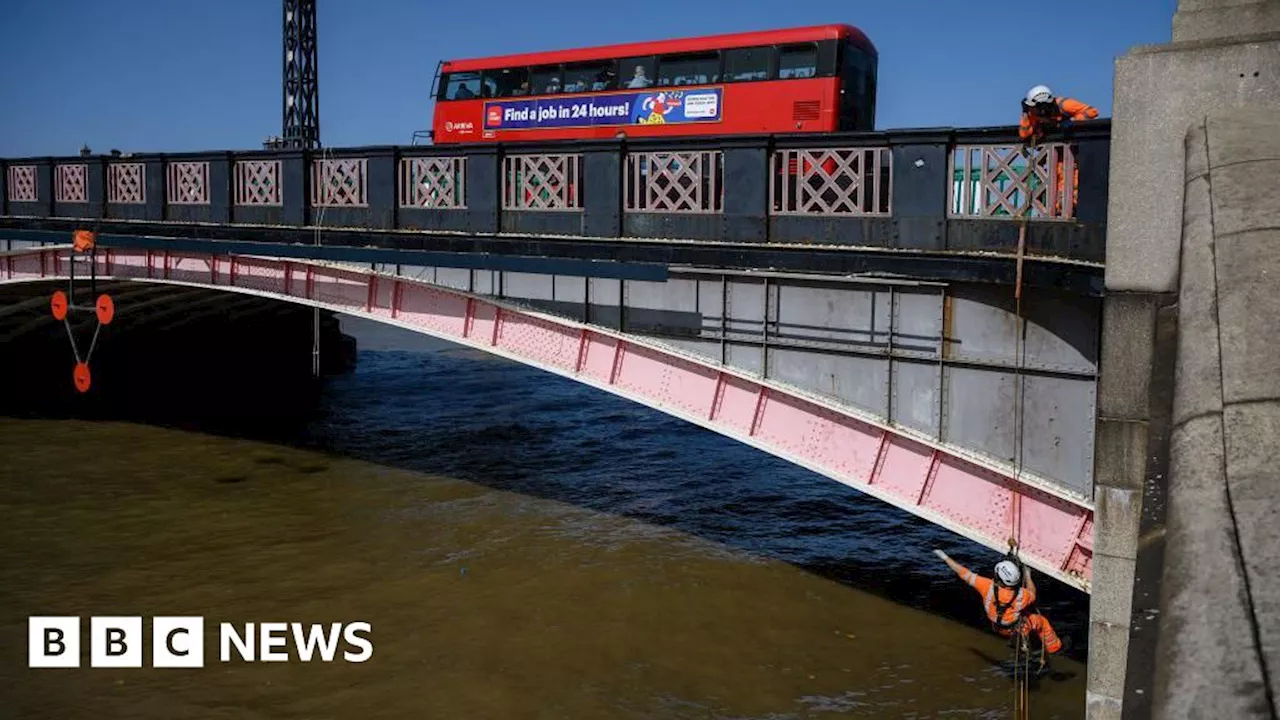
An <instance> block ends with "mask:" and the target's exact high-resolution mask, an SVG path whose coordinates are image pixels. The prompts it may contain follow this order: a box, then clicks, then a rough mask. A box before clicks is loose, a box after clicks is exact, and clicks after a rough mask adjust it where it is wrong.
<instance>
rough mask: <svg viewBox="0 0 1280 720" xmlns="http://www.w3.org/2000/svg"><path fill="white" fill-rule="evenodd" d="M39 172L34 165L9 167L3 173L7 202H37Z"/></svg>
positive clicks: (38, 197)
mask: <svg viewBox="0 0 1280 720" xmlns="http://www.w3.org/2000/svg"><path fill="white" fill-rule="evenodd" d="M37 178H39V172H38V171H37V169H36V166H35V165H11V166H10V167H9V170H8V172H6V173H5V188H6V189H7V191H8V192H7V194H8V196H9V202H39V201H40V185H39V184H38V182H37Z"/></svg>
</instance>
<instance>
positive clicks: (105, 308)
mask: <svg viewBox="0 0 1280 720" xmlns="http://www.w3.org/2000/svg"><path fill="white" fill-rule="evenodd" d="M93 309H94V312H96V313H97V314H98V322H100V323H102V324H103V325H110V324H111V318H113V317H115V316H116V304H115V303H114V302H112V301H111V296H110V295H108V294H106V293H103V294H101V295H99V296H98V302H97V304H95V305H94V308H93Z"/></svg>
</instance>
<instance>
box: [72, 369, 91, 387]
mask: <svg viewBox="0 0 1280 720" xmlns="http://www.w3.org/2000/svg"><path fill="white" fill-rule="evenodd" d="M71 376H72V379H74V380H75V381H76V389H77V390H79V391H80V392H82V393H85V392H89V365H88V364H87V363H76V369H75V371H74V372H72V374H71Z"/></svg>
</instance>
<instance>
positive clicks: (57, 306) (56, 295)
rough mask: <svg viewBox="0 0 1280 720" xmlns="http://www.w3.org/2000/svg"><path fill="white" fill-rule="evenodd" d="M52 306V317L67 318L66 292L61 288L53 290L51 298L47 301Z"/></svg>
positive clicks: (57, 318)
mask: <svg viewBox="0 0 1280 720" xmlns="http://www.w3.org/2000/svg"><path fill="white" fill-rule="evenodd" d="M49 304H50V305H51V306H52V307H53V319H54V320H65V319H66V318H67V294H66V293H64V292H62V291H61V290H55V291H54V292H53V300H52V301H51V302H50V303H49Z"/></svg>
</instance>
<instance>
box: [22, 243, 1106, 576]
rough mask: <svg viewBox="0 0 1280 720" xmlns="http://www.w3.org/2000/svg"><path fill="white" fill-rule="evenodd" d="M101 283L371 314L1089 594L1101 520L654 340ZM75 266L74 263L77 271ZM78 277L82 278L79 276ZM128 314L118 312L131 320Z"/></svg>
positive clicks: (443, 293)
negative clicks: (596, 395) (730, 444)
mask: <svg viewBox="0 0 1280 720" xmlns="http://www.w3.org/2000/svg"><path fill="white" fill-rule="evenodd" d="M70 251H71V249H70V247H69V246H57V247H54V246H45V247H41V248H30V249H27V250H18V251H13V252H10V253H6V254H4V255H3V256H2V257H3V262H2V263H0V282H3V283H16V282H31V281H43V280H50V279H55V278H65V277H67V276H68V272H69V255H70ZM96 262H97V272H98V277H99V278H102V279H113V280H138V281H144V282H157V283H169V284H178V285H190V286H198V287H210V288H220V289H225V290H227V291H229V292H238V293H245V294H251V295H259V296H262V297H268V298H275V299H280V300H287V301H291V302H295V303H300V304H304V305H310V306H315V307H321V308H324V309H328V310H333V311H337V312H341V313H346V314H349V315H356V316H363V317H367V318H371V319H374V320H378V321H381V322H384V323H387V324H390V325H395V326H398V327H402V328H406V329H409V330H414V331H417V332H420V333H424V334H426V335H431V336H434V337H437V338H441V339H445V340H449V341H452V342H455V343H459V344H462V345H466V346H469V347H472V348H476V349H478V350H482V351H485V352H488V353H491V354H494V355H498V356H501V357H505V358H508V359H511V360H515V361H518V362H522V363H525V364H527V365H532V366H534V367H537V368H540V369H542V370H545V371H547V372H552V373H555V374H557V375H561V376H564V377H568V378H571V379H574V380H577V381H579V382H582V383H585V384H587V385H591V386H593V387H596V388H598V389H601V390H604V391H607V392H611V393H614V394H615V395H619V396H621V397H624V398H627V399H629V400H632V401H634V402H638V403H641V404H643V405H647V406H649V407H652V408H655V409H657V410H661V411H663V412H666V413H668V414H670V415H673V416H675V417H678V418H681V419H683V420H685V421H688V422H690V423H693V424H696V425H699V426H701V427H704V428H708V429H710V430H714V431H716V432H718V433H720V434H722V435H726V436H728V437H731V438H733V439H735V440H738V441H740V442H743V443H746V444H748V445H751V446H753V447H756V448H758V449H760V450H763V451H765V452H768V453H770V454H772V455H775V456H777V457H780V458H783V459H785V460H788V461H790V462H793V463H795V464H797V465H800V466H802V467H805V468H808V469H810V470H812V471H814V472H817V473H820V474H822V475H825V476H827V477H829V478H832V479H834V480H837V481H839V482H841V483H844V484H845V485H848V486H849V487H852V488H854V489H856V490H860V491H862V492H864V493H866V494H868V495H871V496H873V497H875V498H878V499H880V500H883V501H885V502H887V503H889V504H891V505H894V506H896V507H899V508H902V509H904V510H906V511H908V512H911V513H913V514H915V515H917V516H920V517H922V518H924V519H926V520H928V521H930V522H932V523H935V524H937V525H941V526H943V527H945V528H947V529H949V530H951V531H953V532H955V533H957V534H959V535H962V536H964V537H966V538H969V539H971V540H974V541H976V542H978V543H981V544H983V545H986V546H987V547H990V548H992V549H995V550H998V551H1000V552H1003V551H1005V550H1006V549H1007V548H1008V539H1009V538H1010V537H1016V538H1017V539H1018V541H1019V546H1020V552H1021V555H1022V557H1023V560H1024V561H1025V562H1026V563H1027V564H1028V565H1030V566H1031V567H1033V568H1035V569H1037V570H1039V571H1041V572H1043V573H1046V574H1048V575H1051V576H1053V577H1055V578H1057V579H1059V580H1061V581H1062V582H1064V583H1067V584H1069V585H1071V586H1073V587H1075V588H1078V589H1080V590H1082V591H1084V592H1089V591H1090V587H1091V579H1092V559H1093V523H1094V512H1093V508H1092V507H1091V506H1090V505H1088V504H1087V503H1084V502H1082V501H1080V500H1078V499H1074V498H1071V497H1067V496H1065V495H1062V494H1060V493H1057V492H1055V491H1054V490H1053V489H1052V488H1050V487H1046V486H1043V485H1041V484H1039V483H1036V482H1035V481H1033V480H1029V479H1026V478H1018V477H1014V474H1013V473H1010V472H1009V471H1008V470H1007V469H1002V468H1000V467H997V466H994V465H991V464H989V463H984V462H983V461H982V460H981V459H980V458H976V457H973V456H971V455H968V454H966V453H964V452H963V451H961V450H958V449H956V448H951V447H948V446H946V445H945V444H939V443H937V442H933V441H929V440H927V439H924V438H920V437H917V436H914V435H913V434H911V433H910V432H909V431H905V430H902V429H899V428H895V427H889V426H886V425H884V424H883V423H880V422H877V421H875V420H873V419H870V418H868V417H864V416H862V415H860V414H857V413H856V412H854V411H851V410H849V409H848V408H844V407H840V406H837V405H835V404H833V403H831V402H828V401H825V400H823V399H820V398H817V397H813V396H810V395H807V394H805V393H803V392H801V391H798V390H796V389H794V388H789V387H786V386H784V385H781V384H779V383H776V382H772V381H768V382H766V381H761V380H760V379H759V378H756V377H752V376H751V375H749V374H747V373H743V372H740V371H735V370H732V369H729V368H725V367H721V366H719V365H717V364H715V363H713V362H710V361H708V360H704V359H701V358H697V357H694V356H690V355H686V354H684V353H681V352H679V351H676V350H673V349H671V348H667V347H664V346H661V345H659V344H657V343H654V342H652V341H648V340H642V339H638V338H635V337H632V336H628V335H625V334H621V333H617V332H615V331H611V330H606V329H603V328H599V327H595V326H590V325H584V324H582V323H578V322H574V321H570V320H567V319H564V318H560V317H556V316H553V315H548V314H545V313H541V312H535V311H531V310H528V309H524V308H520V307H517V306H514V305H511V304H507V303H503V302H500V301H497V300H495V299H493V298H489V297H484V296H479V295H474V294H470V293H466V292H462V291H458V290H452V289H448V288H444V287H440V286H437V285H430V284H428V283H424V282H421V281H415V280H409V279H405V278H403V277H397V276H394V275H389V274H385V273H380V272H375V271H372V270H367V269H361V268H356V267H352V266H340V265H334V264H329V263H323V262H314V261H296V260H279V259H273V258H267V257H259V256H245V255H229V256H225V255H224V256H215V255H209V254H203V253H189V252H182V253H177V252H165V251H153V250H131V249H121V248H111V249H103V250H99V251H98V255H97V260H96ZM77 264H79V263H77ZM85 274H86V271H85V269H84V268H77V271H76V276H77V277H78V278H81V277H84V275H85ZM128 311H129V310H128V308H127V307H120V308H118V309H117V312H120V313H127V312H128Z"/></svg>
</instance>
